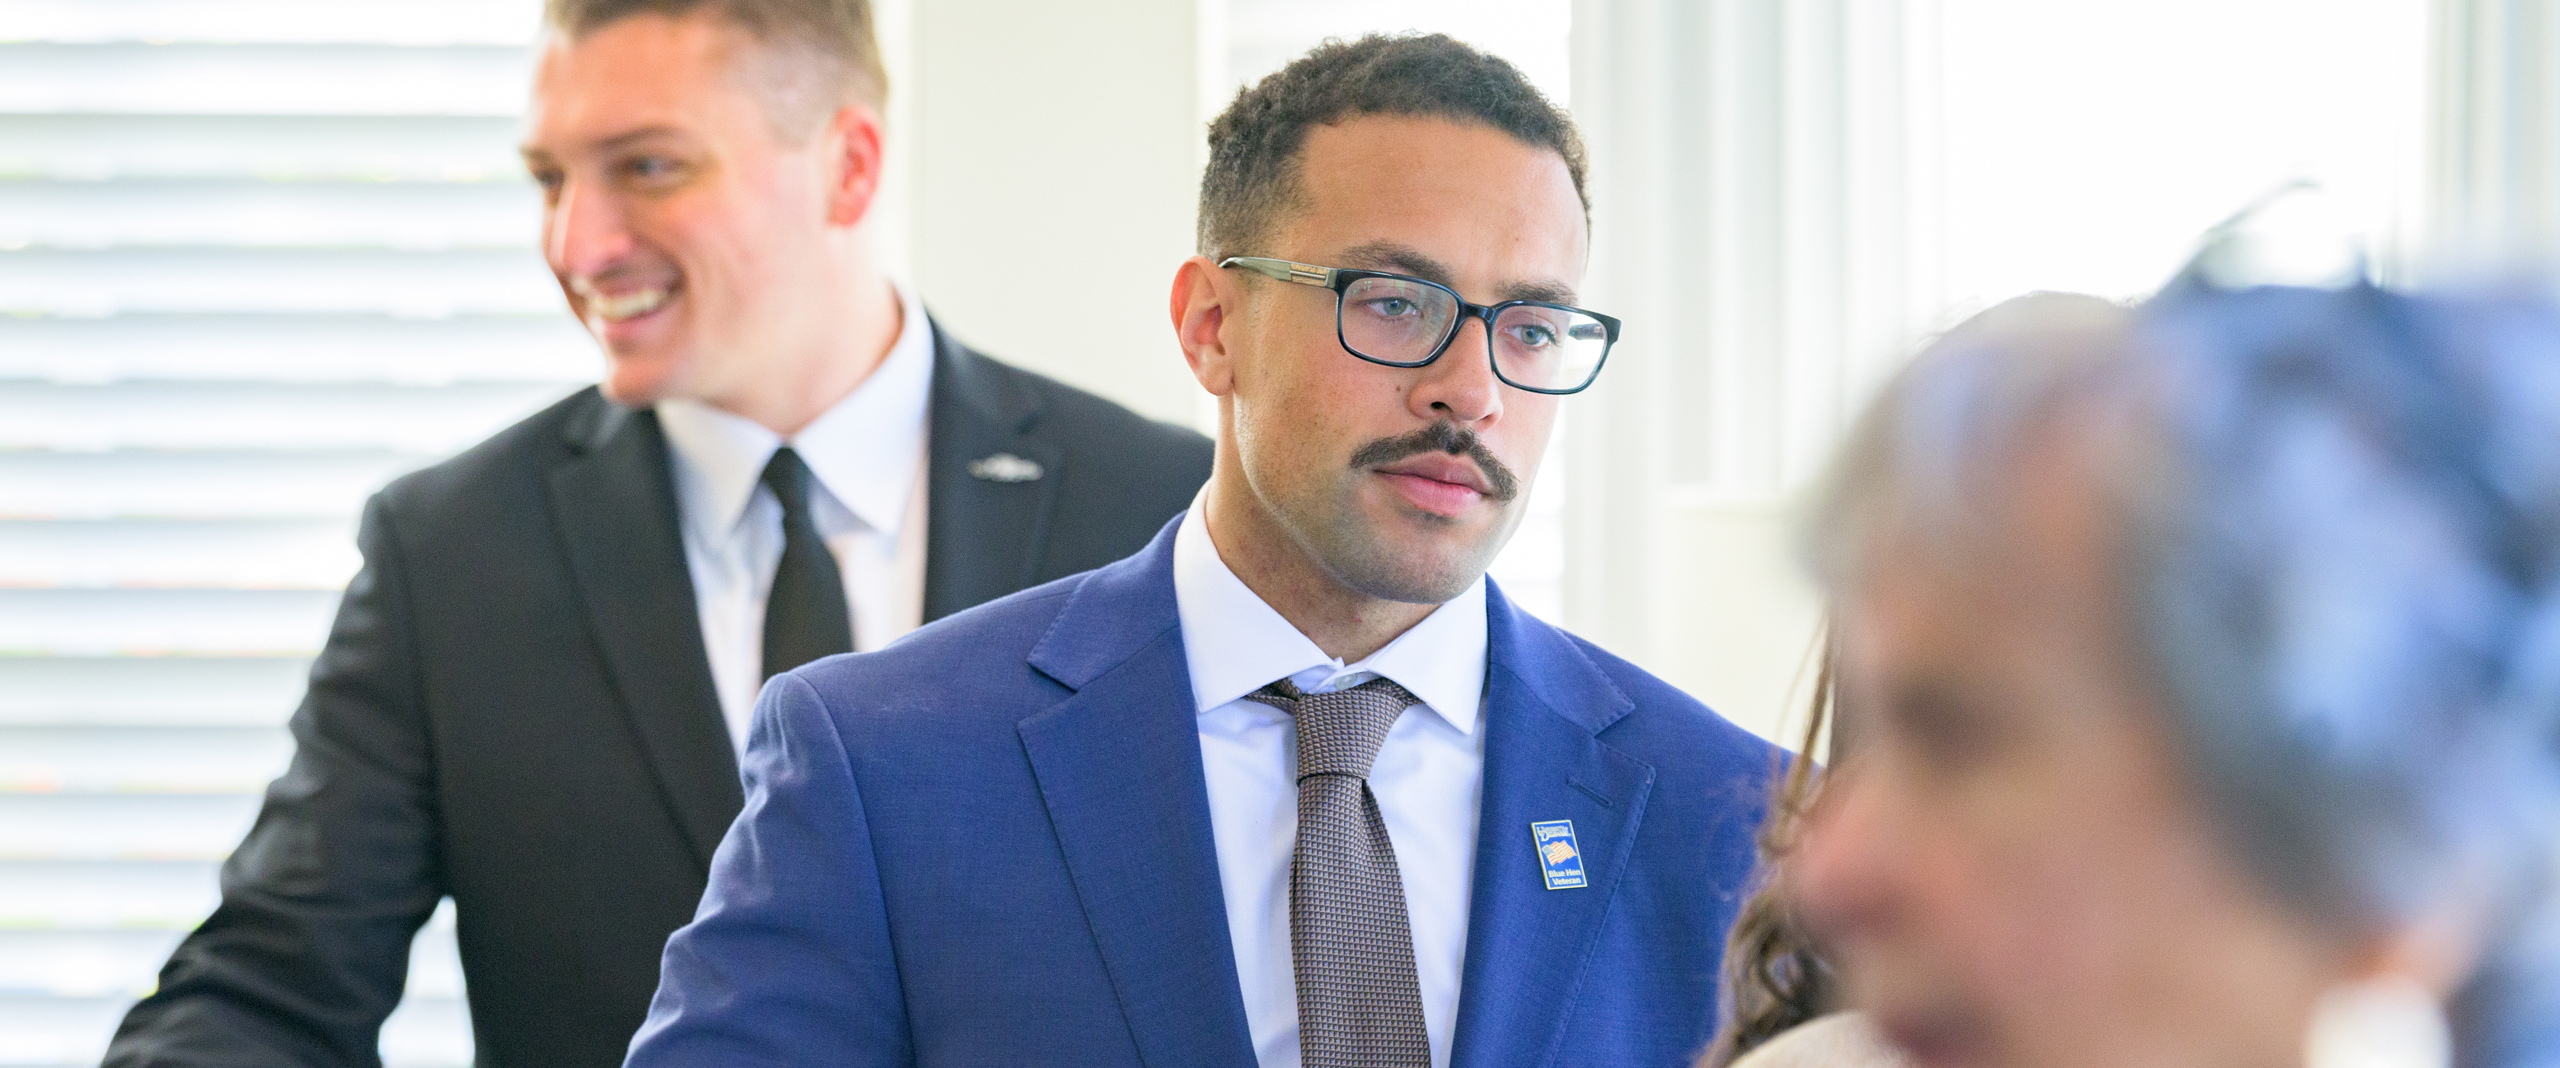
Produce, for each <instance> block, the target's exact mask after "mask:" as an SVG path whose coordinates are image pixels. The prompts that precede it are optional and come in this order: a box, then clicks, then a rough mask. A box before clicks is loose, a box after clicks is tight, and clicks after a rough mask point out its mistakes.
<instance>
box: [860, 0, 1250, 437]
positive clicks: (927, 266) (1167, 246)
mask: <svg viewBox="0 0 2560 1068" xmlns="http://www.w3.org/2000/svg"><path fill="white" fill-rule="evenodd" d="M1203 2H1204V0H1087V2H1083V3H1074V4H1064V3H1039V4H1025V3H1020V2H1018V0H912V2H908V3H896V4H888V5H883V10H882V12H881V14H882V18H883V22H884V24H890V23H894V24H895V25H884V30H888V31H889V32H888V33H884V35H883V36H884V41H883V44H884V45H885V46H887V47H888V48H890V49H891V50H892V52H893V55H892V56H891V57H890V58H889V65H890V67H891V73H892V77H893V78H896V79H897V82H896V84H893V85H892V87H891V90H890V92H891V98H892V109H891V116H890V121H891V124H892V127H893V134H892V136H893V138H895V141H894V144H893V148H894V150H896V151H898V152H900V153H902V155H903V157H904V158H903V160H898V161H893V163H892V166H893V167H895V168H897V170H898V172H899V173H897V174H895V175H893V178H892V181H893V182H903V183H904V185H903V187H902V188H897V189H895V191H894V195H893V196H892V198H891V199H892V206H891V210H893V211H897V212H899V213H902V214H903V215H904V224H903V227H900V228H899V229H901V230H903V232H902V233H892V234H887V235H884V241H883V245H884V252H886V253H888V254H889V255H890V258H891V259H892V262H897V261H898V260H901V259H903V260H904V261H906V263H907V264H908V265H909V266H908V268H907V273H908V277H910V278H911V279H913V280H914V282H915V284H916V285H917V287H918V288H919V289H921V290H922V291H923V293H924V298H925V301H926V303H927V304H928V306H930V307H931V308H932V310H933V313H934V315H935V316H936V318H937V319H939V320H940V321H941V323H942V324H943V325H944V326H945V327H946V328H948V329H950V330H951V331H952V333H954V334H955V335H957V336H958V337H959V338H960V339H961V340H963V341H966V342H968V343H969V344H971V345H973V346H975V347H977V348H979V349H981V350H984V351H986V352H987V353H989V354H991V355H995V356H998V357H1001V358H1003V359H1005V360H1008V361H1010V362H1013V363H1016V364H1020V365H1022V366H1025V367H1029V368H1031V369H1033V370H1036V371H1040V372H1042V373H1044V374H1048V375H1052V376H1055V377H1057V378H1060V379H1064V380H1066V381H1068V382H1070V383H1073V384H1076V385H1079V386H1082V387H1084V388H1086V389H1090V390H1093V391H1095V392H1098V393H1102V394H1104V395H1107V396H1109V397H1111V398H1113V399H1115V400H1118V401H1120V402H1121V403H1124V404H1127V405H1129V406H1131V407H1133V408H1136V409H1137V410H1139V411H1141V412H1144V413H1146V414H1148V415H1151V416H1154V417H1156V418H1159V419H1166V420H1172V421H1176V422H1182V423H1186V424H1188V423H1193V422H1195V421H1196V417H1197V412H1198V405H1197V403H1196V401H1195V400H1194V397H1195V396H1196V395H1197V394H1198V393H1199V386H1198V385H1197V384H1196V383H1194V382H1193V381H1192V379H1191V376H1190V373H1189V372H1188V371H1186V370H1185V369H1184V368H1183V364H1182V352H1181V350H1180V349H1179V348H1177V347H1176V346H1175V344H1174V340H1173V328H1172V326H1171V323H1170V320H1169V318H1168V313H1167V311H1166V303H1167V298H1168V295H1169V294H1170V292H1171V290H1172V285H1173V272H1174V267H1175V266H1176V265H1177V264H1179V263H1180V262H1181V261H1182V259H1183V257H1185V256H1188V255H1190V253H1191V249H1192V208H1193V202H1194V198H1195V197H1196V196H1197V194H1198V190H1199V175H1200V163H1201V161H1200V159H1199V154H1200V150H1199V147H1198V146H1199V144H1200V141H1201V133H1200V113H1201V104H1200V100H1199V97H1200V93H1201V77H1200V68H1199V56H1200V54H1201V40H1200V38H1201V34H1202V31H1203V26H1204V21H1203V14H1202V4H1203ZM892 34H895V35H896V36H898V37H903V38H904V40H903V41H901V40H897V39H895V38H893V37H892V36H891V35H892ZM901 68H903V69H901Z"/></svg>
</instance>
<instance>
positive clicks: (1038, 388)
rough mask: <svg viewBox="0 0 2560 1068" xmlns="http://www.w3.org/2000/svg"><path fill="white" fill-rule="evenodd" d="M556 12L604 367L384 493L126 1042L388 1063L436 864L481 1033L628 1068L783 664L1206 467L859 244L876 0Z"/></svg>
mask: <svg viewBox="0 0 2560 1068" xmlns="http://www.w3.org/2000/svg"><path fill="white" fill-rule="evenodd" d="M547 18H548V25H549V32H548V36H547V38H546V40H545V42H544V44H543V45H542V49H541V55H540V67H539V72H538V74H537V76H536V82H535V85H534V93H533V105H532V108H531V112H530V114H529V115H528V117H527V122H526V135H525V142H524V157H525V162H526V165H527V166H528V167H529V168H530V169H531V171H532V173H533V176H534V178H535V179H536V180H537V181H538V182H539V183H540V185H541V187H542V191H543V198H544V212H543V230H542V238H543V251H544V254H545V256H546V257H548V259H549V260H550V263H551V267H552V270H553V271H554V273H555V274H556V275H557V276H558V278H559V282H560V287H561V290H562V292H563V293H564V294H565V295H566V296H567V298H568V301H569V307H570V310H571V311H572V312H574V313H575V314H576V315H577V316H578V318H579V319H580V320H581V321H583V322H584V323H585V324H586V325H587V326H588V328H589V329H590V330H591V331H592V332H593V333H594V334H595V336H596V338H597V340H598V341H599V342H600V343H601V344H602V346H603V348H604V350H605V355H606V358H607V365H608V366H607V371H606V377H605V380H604V382H603V384H602V385H601V387H600V388H596V389H587V390H582V391H580V392H578V393H576V394H575V395H573V396H571V397H569V398H568V399H566V400H563V401H561V402H560V403H558V404H556V405H553V406H552V407H551V408H550V409H548V410H546V411H543V412H541V413H539V414H536V415H534V416H532V417H531V418H529V419H526V420H525V421H524V422H522V423H519V424H517V425H516V426H514V427H512V428H509V429H507V430H505V431H502V432H500V433H499V434H498V435H497V436H495V437H493V438H491V439H490V440H489V441H487V442H485V443H483V444H481V445H479V446H477V447H475V448H473V449H471V450H470V451H468V452H465V453H464V454H462V455H461V456H459V457H456V458H454V459H452V460H450V461H447V462H445V463H442V464H438V465H436V466H435V467H432V468H429V469H427V470H425V471H421V472H418V473H416V474H413V475H410V476H407V477H405V478H402V479H400V480H398V481H397V482H394V483H393V484H392V485H391V486H390V487H389V488H388V489H385V490H384V491H382V493H380V494H379V495H377V496H376V497H375V498H374V499H373V500H372V502H371V503H370V504H369V505H368V506H367V508H366V511H365V518H364V525H363V530H362V533H361V534H360V535H359V540H360V542H361V544H362V547H363V549H364V555H365V566H364V569H363V571H362V572H361V573H360V574H358V575H357V577H356V578H355V580H354V582H353V584H352V585H350V586H349V588H348V592H347V596H346V600H345V603H344V604H343V606H342V607H341V608H340V609H339V613H338V618H337V622H336V624H335V626H334V628H333V629H332V631H331V633H330V636H329V640H328V644H327V647H326V648H325V649H324V650H323V651H322V653H321V655H320V658H319V661H318V663H317V664H316V665H315V666H314V668H313V672H312V679H311V687H310V691H309V695H308V696H307V697H306V698H305V700H304V702H303V705H302V708H301V710H300V711H299V712H298V713H297V714H296V715H295V716H294V719H293V732H294V737H295V741H296V750H295V755H294V759H293V764H292V766H291V768H290V769H289V770H288V771H287V772H286V773H285V775H284V777H283V778H281V779H279V780H277V782H276V783H275V785H274V786H273V787H272V788H271V789H270V790H269V791H268V794H267V799H266V806H265V808H264V810H263V811H262V812H261V813H260V814H259V817H258V821H257V823H256V825H255V826H254V828H253V829H252V830H251V831H250V833H249V836H248V838H247V840H246V841H244V842H243V843H242V844H241V846H240V848H239V850H238V851H237V852H236V853H235V854H233V856H232V858H231V860H230V862H229V863H228V864H226V865H225V866H224V869H223V874H222V883H223V897H222V904H221V907H220V908H219V909H218V910H217V911H216V912H215V913H214V915H213V916H212V918H211V919H209V920H207V921H206V922H205V924H204V925H203V926H202V927H201V928H199V929H198V930H197V931H196V932H195V933H194V934H193V935H191V936H190V937H189V938H188V939H187V940H186V941H185V942H184V943H183V944H181V945H180V946H179V947H178V949H177V951H176V953H175V954H174V955H173V956H172V957H171V959H170V961H169V963H168V966H167V967H166V968H165V969H164V970H163V971H162V972H161V977H160V988H159V990H158V992H157V993H155V994H153V995H152V996H151V997H150V998H148V999H147V1000H145V1001H144V1002H143V1003H142V1004H141V1005H139V1006H137V1007H135V1008H134V1010H133V1011H132V1013H131V1014H130V1015H128V1016H127V1018H126V1019H125V1022H124V1026H123V1027H122V1028H121V1030H120V1031H119V1032H118V1034H117V1037H116V1039H115V1043H114V1045H113V1047H112V1048H111V1049H110V1051H109V1053H108V1056H107V1063H108V1064H110V1065H118V1066H122V1065H146V1064H150V1065H163V1064H166V1065H184V1064H262V1065H286V1064H292V1065H369V1064H373V1063H376V1060H377V1058H378V1052H377V1051H378V1049H379V1045H378V1035H379V1032H380V1029H381V1024H382V1021H383V1018H384V1017H385V1015H386V1014H388V1013H389V1012H390V1011H391V1009H392V1007H393V1005H394V1004H395V1003H397V1002H398V1001H399V1000H400V995H401V990H402V984H403V981H404V980H405V978H406V976H407V971H408V954H409V947H410V941H411V937H412V935H413V934H414V933H415V932H416V931H417V929H418V926H419V924H421V923H422V922H424V921H425V920H426V919H427V916H428V914H429V913H430V912H431V911H432V910H433V909H434V908H435V907H436V903H437V901H438V900H439V899H440V898H443V897H446V896H448V895H449V896H451V897H452V898H453V900H454V903H455V906H456V912H457V917H458V921H459V927H458V931H457V934H458V937H459V940H460V943H461V950H462V965H463V971H464V975H465V977H466V979H467V981H468V984H469V991H470V999H471V1012H472V1025H473V1031H474V1034H475V1035H476V1036H477V1039H478V1051H479V1052H478V1056H479V1060H480V1063H482V1064H517V1065H541V1066H546V1068H566V1066H578V1065H609V1064H616V1063H619V1062H620V1061H621V1059H622V1055H623V1052H624V1050H625V1049H626V1048H627V1046H628V1043H629V1041H630V1038H631V1033H632V1031H633V1030H634V1029H635V1028H637V1027H638V1026H639V1025H640V1021H641V1018H642V1016H643V1014H644V1012H645V1010H646V1008H647V1005H648V1000H649V994H650V991H651V990H653V989H655V987H656V984H657V971H658V967H657V966H658V954H659V951H660V949H661V948H662V947H663V946H664V944H665V942H666V937H667V934H668V933H669V932H671V931H673V930H675V929H676V927H677V926H678V925H679V924H681V923H683V922H684V920H685V918H686V917H688V916H691V915H692V914H693V907H694V904H695V902H696V901H697V900H698V899H699V897H700V896H701V892H702V887H703V885H704V881H705V879H706V877H707V875H708V873H709V870H710V863H711V854H712V850H713V848H714V847H715V846H716V845H717V844H718V842H719V840H720V835H721V833H722V832H723V831H724V830H726V829H727V827H728V826H729V821H730V819H731V818H732V817H733V816H735V815H736V814H737V811H738V806H739V802H740V792H739V786H738V765H737V757H736V750H735V746H736V744H737V743H739V742H741V741H743V739H744V737H745V734H746V727H747V718H748V714H749V711H750V710H751V708H752V707H753V704H754V700H755V695H756V691H757V689H758V687H759V686H760V685H761V684H762V683H763V681H764V680H765V679H766V678H767V677H769V676H771V675H773V674H775V673H777V672H780V671H782V670H785V669H788V668H792V667H796V666H798V665H800V664H802V663H806V662H808V661H810V660H813V659H816V658H818V657H821V656H826V655H829V654H831V653H841V652H847V651H850V650H852V649H857V648H859V649H873V648H878V647H880V646H882V645H885V644H888V643H889V642H890V641H891V640H893V639H895V638H897V637H898V636H899V635H900V634H902V633H904V632H906V631H908V630H910V629H912V628H914V627H915V626H916V625H917V624H918V623H920V622H922V621H924V620H929V619H933V618H937V617H940V616H944V615H948V614H950V613H952V612H956V611H958V610H960V609H963V608H966V607H969V606H970V605H973V604H976V603H978V602H981V601H985V600H988V599H990V598H993V597H998V596H1001V595H1003V594H1007V593H1011V592H1013V591H1015V590H1018V589H1021V588H1023V587H1026V586H1029V585H1032V584H1035V583H1038V582H1044V581H1047V580H1049V579H1052V578H1056V577H1057V576H1059V575H1064V574H1069V573H1072V572H1077V571H1082V570H1084V569H1086V568H1090V567H1094V566H1097V565H1099V564H1102V563H1105V562H1108V561H1110V560H1114V559H1117V558H1119V557H1121V556H1123V555H1126V554H1127V553H1129V552H1131V551H1133V550H1135V549H1137V548H1138V547H1139V546H1141V545H1143V544H1145V542H1146V539H1147V538H1148V537H1149V536H1150V535H1152V534H1153V533H1154V531H1155V529H1156V527H1157V526H1158V525H1159V524H1161V523H1162V522H1163V521H1164V520H1165V519H1166V518H1167V517H1169V516H1171V515H1173V514H1174V513H1175V512H1176V511H1178V510H1179V509H1180V508H1181V507H1182V504H1183V502H1185V501H1187V500H1189V499H1190V497H1191V494H1192V492H1193V491H1194V490H1195V489H1197V488H1198V486H1199V485H1200V483H1201V482H1202V480H1203V479H1205V478H1206V477H1207V473H1208V465H1209V456H1210V450H1209V443H1208V442H1207V440H1206V439H1204V438H1202V437H1200V436H1199V435H1197V434H1193V433H1191V432H1189V431H1187V430H1179V429H1175V428H1172V427H1168V426H1164V425H1160V424H1156V423H1150V422H1147V421H1145V420H1143V419H1140V418H1138V417H1136V416H1134V415H1132V414H1130V413H1129V412H1127V411H1125V410H1123V409H1121V408H1119V407H1117V406H1114V405H1112V404H1110V403H1108V402H1105V401H1103V400H1101V399H1099V398H1096V397H1093V396H1089V395H1087V394H1084V393H1079V392H1077V391H1075V390H1072V389H1069V388H1067V387H1065V386H1062V385H1060V384H1058V383H1056V382H1052V381H1049V380H1047V379H1044V378H1041V377H1038V376H1036V375H1032V374H1029V373H1026V372H1023V371H1019V370H1016V369H1014V368H1011V367H1008V366H1005V365H1004V364H1001V363H997V362H995V361H994V360H991V359H988V358H987V357H985V356H981V355H979V354H977V353H975V352H972V351H970V350H969V349H968V348H966V347H964V346H962V345H961V344H960V343H959V342H957V341H955V340H953V339H952V338H951V337H950V336H948V335H946V334H944V333H942V332H941V331H940V330H939V329H937V328H936V327H935V325H934V324H933V322H932V320H931V319H930V318H928V317H927V316H926V314H925V312H924V308H923V305H922V304H921V303H920V302H919V301H918V299H917V298H916V295H915V293H914V292H913V291H912V290H909V289H902V288H900V287H898V286H895V285H893V284H891V282H890V281H889V280H888V279H886V278H885V277H883V276H882V273H881V271H880V267H879V265H878V263H877V262H876V261H875V259H874V258H873V253H872V251H871V235H870V230H871V225H870V222H871V219H872V216H873V214H874V212H873V207H874V194H875V193H876V191H877V189H878V185H879V178H880V175H881V169H882V159H881V120H880V106H881V100H882V97H883V94H884V93H885V91H886V89H885V86H884V85H883V84H882V82H881V77H880V61H879V56H878V54H877V49H876V48H875V47H874V45H873V41H872V27H871V22H870V14H869V10H868V7H867V5H866V4H864V3H863V2H861V0H553V2H552V3H551V4H550V5H549V7H548V9H547ZM948 136H965V135H964V134H959V133H951V134H948Z"/></svg>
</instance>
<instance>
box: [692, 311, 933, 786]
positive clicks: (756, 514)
mask: <svg viewBox="0 0 2560 1068" xmlns="http://www.w3.org/2000/svg"><path fill="white" fill-rule="evenodd" d="M899 305H900V307H901V309H902V311H901V315H900V323H899V326H898V339H897V340H896V341H895V342H893V343H891V344H890V346H889V355H888V356H887V357H886V358H885V359H883V360H881V361H880V366H879V367H878V368H876V369H874V370H873V371H872V372H871V377H869V378H866V379H864V380H863V381H862V385H861V386H860V387H858V388H856V389H855V390H854V391H853V392H852V393H850V394H848V395H846V396H845V398H844V399H843V400H840V401H837V402H836V405H835V407H833V408H829V409H827V410H826V412H825V413H823V414H821V415H819V416H818V418H817V419H816V420H814V421H812V422H811V423H810V424H809V425H808V426H807V427H805V428H803V429H802V430H801V431H800V433H798V434H796V435H793V436H792V438H791V441H790V442H789V444H790V445H791V447H792V448H793V449H795V450H797V451H798V452H799V453H800V458H801V459H802V460H803V461H806V462H807V463H808V465H809V472H810V474H811V475H812V476H814V477H813V480H812V481H811V483H810V489H809V516H810V519H811V520H812V521H813V522H814V523H815V524H816V525H817V528H818V535H819V537H821V538H823V539H825V541H826V543H827V549H828V550H829V551H830V552H832V553H834V554H835V558H836V569H837V570H838V571H840V572H842V573H843V574H844V595H845V597H844V599H845V604H846V606H847V607H849V608H850V609H852V611H853V647H854V648H855V649H859V650H864V651H868V650H872V649H877V648H880V647H881V646H884V645H887V644H889V643H890V642H892V641H895V640H897V638H898V636H900V635H902V634H905V633H906V632H908V631H911V630H914V629H915V628H916V627H917V626H918V625H919V624H920V623H921V622H922V621H923V619H924V562H925V529H924V525H925V464H926V460H927V454H928V449H927V447H926V439H925V435H926V433H927V419H926V416H927V410H928V408H929V406H930V404H931V402H932V394H933V327H932V326H931V325H930V324H929V323H928V322H927V321H926V319H925V314H924V304H923V302H922V301H920V300H918V299H917V298H916V296H915V295H914V294H913V293H912V292H909V291H906V290H900V291H899ZM657 410H658V422H659V425H660V426H662V427H664V428H665V429H666V433H667V444H668V446H669V451H670V452H672V453H673V454H674V456H673V459H674V467H675V481H676V509H677V513H678V516H679V518H680V521H681V524H682V526H683V528H684V559H685V567H686V569H687V570H689V571H690V572H692V575H693V599H694V604H695V605H696V606H697V607H698V608H699V609H700V612H701V615H702V647H703V651H704V652H706V653H708V654H710V658H711V681H712V684H713V686H714V687H715V688H716V689H717V690H718V691H719V694H720V712H721V715H722V716H723V717H724V718H726V719H727V720H728V723H729V737H730V740H731V741H733V742H735V743H737V744H739V745H741V746H743V745H744V744H745V743H746V738H747V724H748V721H749V720H750V719H751V718H752V716H753V715H754V713H755V704H756V693H757V691H759V690H761V689H762V688H763V687H764V606H765V598H766V596H767V595H769V594H770V593H771V592H772V590H773V573H774V569H775V568H776V567H779V566H780V565H781V563H782V502H781V501H779V500H776V499H775V498H774V495H773V491H772V490H771V489H768V488H766V487H765V485H764V481H763V476H764V465H765V463H766V462H767V461H770V460H771V459H773V453H774V450H775V449H778V448H781V447H782V445H783V444H784V442H783V440H782V438H781V436H780V435H777V434H775V433H774V432H773V431H771V430H768V429H766V428H765V427H764V426H763V425H762V424H760V423H757V422H755V421H754V420H752V419H748V418H746V417H744V416H740V415H735V414H732V413H730V412H725V411H722V410H720V409H717V408H713V407H711V406H709V405H706V404H700V403H697V402H693V401H684V400H667V401H660V402H658V405H657Z"/></svg>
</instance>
